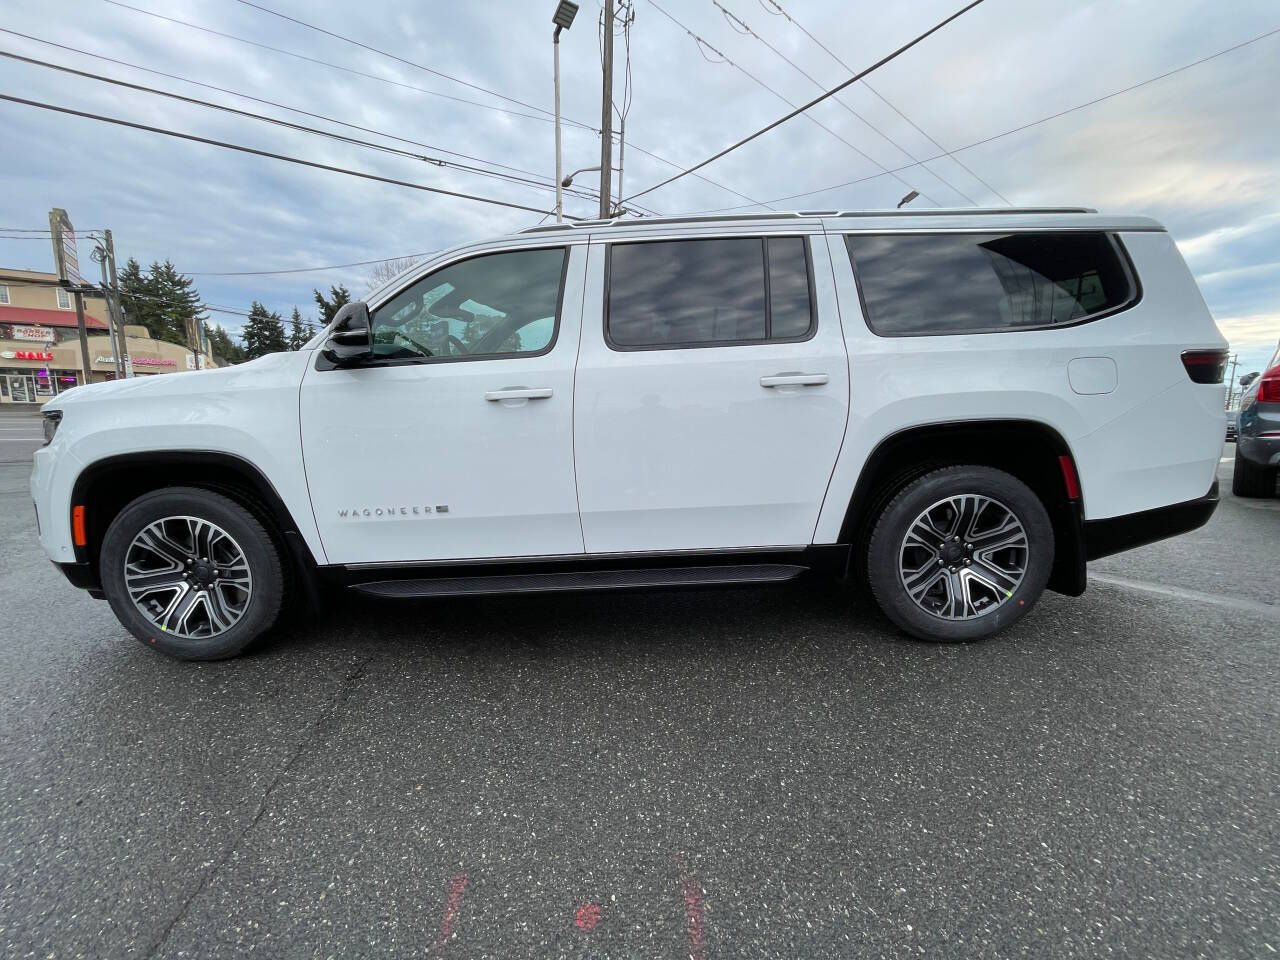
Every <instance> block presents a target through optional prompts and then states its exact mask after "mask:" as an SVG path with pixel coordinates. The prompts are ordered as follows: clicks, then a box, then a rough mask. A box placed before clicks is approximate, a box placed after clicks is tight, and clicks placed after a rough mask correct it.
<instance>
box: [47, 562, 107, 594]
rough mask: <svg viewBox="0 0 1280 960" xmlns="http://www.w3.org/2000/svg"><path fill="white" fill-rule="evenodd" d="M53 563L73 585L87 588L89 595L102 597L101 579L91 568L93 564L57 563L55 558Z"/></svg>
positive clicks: (83, 588) (82, 588)
mask: <svg viewBox="0 0 1280 960" xmlns="http://www.w3.org/2000/svg"><path fill="white" fill-rule="evenodd" d="M53 565H54V566H55V567H57V568H58V569H59V570H61V571H62V575H63V576H65V577H66V578H67V581H68V582H69V583H70V584H71V585H72V586H73V587H79V588H80V589H81V590H88V591H89V596H91V597H96V598H97V599H99V600H101V599H102V596H103V594H102V581H101V580H100V579H99V578H98V571H97V570H95V569H94V568H93V564H91V563H58V562H57V561H56V560H55V561H54V562H53Z"/></svg>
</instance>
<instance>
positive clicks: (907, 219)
mask: <svg viewBox="0 0 1280 960" xmlns="http://www.w3.org/2000/svg"><path fill="white" fill-rule="evenodd" d="M1010 218H1013V219H1014V220H1015V221H1016V223H1017V224H1018V225H1019V226H1023V227H1025V226H1030V225H1032V224H1033V223H1034V224H1035V225H1037V226H1040V225H1043V226H1052V225H1055V224H1062V225H1064V226H1065V225H1070V226H1082V225H1085V224H1088V225H1090V226H1093V227H1095V228H1100V227H1106V228H1110V229H1147V230H1150V229H1163V228H1162V227H1161V226H1160V225H1159V224H1158V223H1156V222H1155V221H1154V220H1150V219H1148V218H1146V217H1133V216H1114V215H1110V214H1100V213H1098V211H1097V210H1096V209H1094V208H1092V207H930V208H927V209H920V210H791V211H785V212H770V213H735V214H690V215H687V216H674V217H627V218H618V219H614V220H575V221H571V222H567V223H548V224H539V225H537V226H533V227H526V228H525V229H524V230H521V231H519V234H520V235H524V234H531V233H561V232H566V231H582V230H586V231H600V232H606V231H613V230H619V231H621V230H629V229H645V228H653V227H665V226H683V227H700V226H710V227H714V226H717V225H720V224H726V225H728V224H732V225H734V226H745V225H751V224H756V223H759V224H761V225H766V224H767V225H769V226H780V225H785V224H786V223H787V222H793V223H794V222H798V221H802V220H808V221H814V220H821V221H826V220H851V221H858V222H865V223H867V224H868V225H870V224H872V223H874V225H875V227H876V229H905V230H910V229H918V228H919V226H920V224H921V223H922V222H924V221H927V222H929V224H930V226H943V225H944V224H945V223H946V222H947V221H959V222H961V223H963V224H966V225H972V224H974V223H975V221H996V222H1005V223H1007V222H1009V219H1010ZM948 225H949V224H948Z"/></svg>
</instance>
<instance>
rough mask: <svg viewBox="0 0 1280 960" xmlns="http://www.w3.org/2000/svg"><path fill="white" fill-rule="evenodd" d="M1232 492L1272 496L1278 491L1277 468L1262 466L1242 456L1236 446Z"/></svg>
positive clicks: (1239, 495) (1241, 494) (1243, 495)
mask: <svg viewBox="0 0 1280 960" xmlns="http://www.w3.org/2000/svg"><path fill="white" fill-rule="evenodd" d="M1231 492H1232V493H1234V494H1235V495H1236V496H1237V497H1270V496H1272V495H1273V494H1274V493H1275V492H1276V470H1275V468H1274V467H1262V466H1259V465H1258V464H1256V463H1254V462H1253V461H1251V460H1246V459H1245V458H1244V457H1242V456H1240V447H1239V446H1237V447H1236V465H1235V471H1234V472H1233V473H1232V474H1231Z"/></svg>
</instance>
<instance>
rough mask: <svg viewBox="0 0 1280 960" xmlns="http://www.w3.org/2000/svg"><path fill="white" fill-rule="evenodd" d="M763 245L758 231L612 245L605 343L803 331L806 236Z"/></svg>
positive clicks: (705, 340)
mask: <svg viewBox="0 0 1280 960" xmlns="http://www.w3.org/2000/svg"><path fill="white" fill-rule="evenodd" d="M767 244H768V247H767V250H766V241H765V240H764V239H763V238H760V237H750V238H731V239H708V240H670V241H659V242H655V243H616V244H613V245H612V246H611V248H610V252H609V297H608V321H607V323H608V334H609V340H610V342H611V343H612V344H614V345H615V346H619V347H624V348H627V347H632V348H634V347H679V346H697V345H700V344H713V343H739V342H743V341H746V342H750V341H764V340H767V339H770V338H773V339H788V338H794V337H802V336H805V335H806V334H807V333H808V332H809V330H810V329H811V327H812V310H811V309H810V297H809V270H808V255H807V252H806V245H805V241H804V239H803V238H801V237H775V238H770V239H769V240H768V241H767ZM766 255H767V258H766ZM775 261H776V262H775ZM766 271H767V276H768V284H766Z"/></svg>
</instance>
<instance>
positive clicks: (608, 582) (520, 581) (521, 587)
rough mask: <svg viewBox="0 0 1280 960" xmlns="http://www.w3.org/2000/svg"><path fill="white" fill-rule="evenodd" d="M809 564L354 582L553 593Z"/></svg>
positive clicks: (706, 579) (437, 591) (782, 575)
mask: <svg viewBox="0 0 1280 960" xmlns="http://www.w3.org/2000/svg"><path fill="white" fill-rule="evenodd" d="M807 569H808V567H800V566H794V565H791V564H783V563H761V564H753V565H733V564H731V565H726V566H719V567H668V568H660V569H649V570H588V571H575V572H573V573H569V572H565V573H515V574H507V575H505V576H489V577H431V578H425V579H417V580H379V581H376V582H374V583H356V584H352V586H351V589H352V590H358V591H360V592H361V593H365V594H369V595H371V596H375V597H461V596H486V595H494V594H503V593H555V592H559V591H566V590H628V589H634V588H637V587H687V586H704V587H705V586H718V585H722V584H733V583H781V582H783V581H785V580H794V579H795V578H796V577H798V576H800V574H802V573H804V572H805V571H806V570H807Z"/></svg>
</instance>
